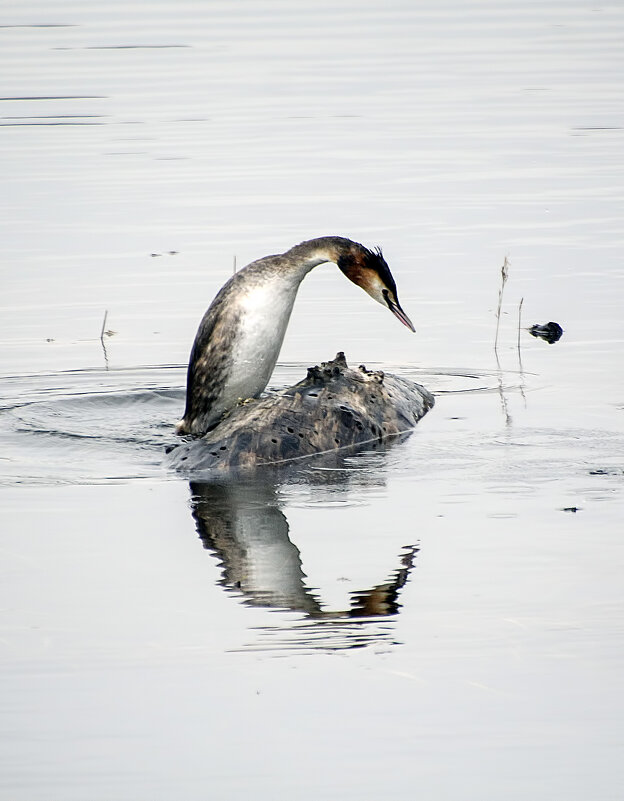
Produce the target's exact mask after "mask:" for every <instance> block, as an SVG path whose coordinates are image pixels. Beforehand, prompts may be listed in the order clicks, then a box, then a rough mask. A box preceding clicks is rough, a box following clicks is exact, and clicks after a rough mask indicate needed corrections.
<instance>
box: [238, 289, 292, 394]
mask: <svg viewBox="0 0 624 801" xmlns="http://www.w3.org/2000/svg"><path fill="white" fill-rule="evenodd" d="M296 294H297V287H296V286H295V287H288V286H286V287H284V286H283V285H282V286H275V285H271V284H269V285H266V286H258V287H254V288H252V289H250V290H249V291H248V292H246V293H245V295H243V296H242V297H241V298H239V299H237V302H238V303H240V310H241V316H240V318H239V327H238V331H237V336H236V339H235V342H234V343H233V349H232V364H231V369H230V371H229V378H228V380H227V383H226V387H225V388H224V389H225V394H227V395H228V396H230V397H234V398H235V400H238V398H251V397H254V396H256V395H259V394H260V393H261V392H262V391H263V390H264V388H265V387H266V385H267V384H268V382H269V379H270V378H271V374H272V372H273V368H274V367H275V363H276V362H277V358H278V356H279V352H280V349H281V347H282V342H283V340H284V335H285V333H286V328H287V326H288V321H289V319H290V313H291V311H292V307H293V304H294V302H295V297H296Z"/></svg>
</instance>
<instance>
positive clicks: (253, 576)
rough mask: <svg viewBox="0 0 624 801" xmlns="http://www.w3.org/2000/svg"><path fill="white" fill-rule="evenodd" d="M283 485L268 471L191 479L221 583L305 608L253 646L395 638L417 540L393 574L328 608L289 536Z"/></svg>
mask: <svg viewBox="0 0 624 801" xmlns="http://www.w3.org/2000/svg"><path fill="white" fill-rule="evenodd" d="M277 487H278V485H276V483H275V482H274V481H272V480H271V479H270V477H265V478H264V479H263V480H259V479H256V480H253V481H251V480H246V481H244V482H240V481H239V482H236V481H219V482H200V481H194V482H191V493H192V510H193V517H194V518H195V521H196V523H197V530H198V532H199V536H200V539H201V540H202V543H203V545H204V548H206V549H207V550H209V551H211V552H212V553H213V554H214V555H215V556H216V557H217V559H218V560H219V563H220V568H221V578H220V580H219V583H220V584H221V585H222V586H223V587H224V588H225V589H226V590H228V591H231V592H234V593H236V594H237V595H240V596H241V597H242V599H243V600H244V602H245V603H246V604H247V605H249V606H256V607H264V608H267V609H281V610H290V611H293V612H298V613H300V615H298V616H297V617H296V618H295V619H294V620H292V618H290V623H289V622H288V620H287V621H286V622H285V623H284V622H282V623H281V624H280V625H277V626H265V627H262V628H261V629H260V630H259V631H260V632H261V634H262V635H263V639H264V645H262V646H258V645H254V646H250V648H252V649H258V648H260V649H261V650H282V651H283V650H285V649H292V648H295V649H299V650H300V649H314V650H318V649H322V650H340V649H344V648H354V647H362V646H365V645H372V644H386V645H390V644H395V639H394V631H393V629H394V626H393V625H392V617H393V616H395V615H396V614H397V613H398V612H399V610H400V608H401V605H400V603H399V600H398V598H399V593H400V591H401V589H402V588H403V587H404V586H405V584H406V582H407V580H408V578H409V575H410V572H411V570H412V568H413V567H414V560H415V557H416V554H417V552H418V547H417V546H415V545H412V546H408V547H406V548H404V549H403V552H402V553H401V554H400V555H399V557H398V560H397V561H398V566H397V569H396V570H395V571H394V572H393V573H392V575H390V576H386V577H383V578H382V580H381V581H380V582H379V583H378V584H376V585H375V586H374V587H371V588H367V589H362V590H358V591H357V592H353V593H351V594H350V598H349V608H347V609H342V610H338V611H336V610H329V609H326V608H325V606H324V604H323V601H322V597H320V595H319V594H318V591H314V590H312V589H311V588H309V587H308V586H307V585H306V574H305V573H304V570H303V566H302V563H301V554H300V552H299V549H298V548H297V547H296V545H295V544H294V543H293V542H292V541H291V539H290V536H289V525H288V521H287V519H286V517H285V515H284V513H283V512H282V510H281V509H280V504H279V500H278V492H277ZM354 561H357V553H356V554H354ZM267 638H268V639H267Z"/></svg>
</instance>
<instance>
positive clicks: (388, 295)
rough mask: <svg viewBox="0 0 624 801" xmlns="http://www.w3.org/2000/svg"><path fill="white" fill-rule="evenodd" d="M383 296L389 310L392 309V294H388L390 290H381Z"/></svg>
mask: <svg viewBox="0 0 624 801" xmlns="http://www.w3.org/2000/svg"><path fill="white" fill-rule="evenodd" d="M381 294H382V295H383V299H384V300H385V301H386V304H387V305H388V308H391V306H392V301H391V300H390V293H389V292H388V290H387V289H382V290H381Z"/></svg>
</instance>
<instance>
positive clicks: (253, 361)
mask: <svg viewBox="0 0 624 801" xmlns="http://www.w3.org/2000/svg"><path fill="white" fill-rule="evenodd" d="M326 262H333V263H334V264H337V265H338V267H339V268H340V270H341V271H342V272H343V273H344V274H345V275H346V276H347V278H348V279H349V280H351V281H353V283H354V284H357V285H358V286H360V287H362V289H363V290H364V291H365V292H367V293H368V294H369V295H370V296H371V297H372V298H373V299H374V300H376V301H377V302H378V303H381V304H382V305H383V306H386V307H387V308H388V309H390V311H391V312H392V313H393V314H394V315H395V316H396V317H397V318H398V319H399V320H400V321H401V322H402V323H403V325H406V326H407V327H408V328H409V329H410V330H411V331H414V326H413V325H412V323H411V320H410V319H409V317H408V316H407V315H406V314H405V312H404V311H403V309H402V308H401V305H400V304H399V299H398V297H397V290H396V284H395V283H394V279H393V278H392V274H391V273H390V268H389V267H388V265H387V264H386V261H385V259H384V257H383V255H382V253H381V250H380V249H379V248H377V249H375V250H369V249H368V248H365V247H364V246H363V245H360V244H359V243H358V242H353V241H351V240H350V239H345V238H344V237H340V236H323V237H319V238H317V239H309V240H307V241H306V242H301V244H299V245H295V247H293V248H291V249H290V250H287V251H286V252H285V253H281V254H277V255H275V256H265V258H263V259H258V260H257V261H253V262H252V263H251V264H248V265H247V266H246V267H244V268H243V269H242V270H240V271H239V272H237V273H236V274H235V275H234V276H233V277H232V278H230V280H229V281H228V282H227V283H226V284H225V285H224V286H223V287H222V288H221V290H220V291H219V293H218V294H217V296H216V297H215V299H214V300H213V302H212V304H211V305H210V308H209V309H208V311H207V312H206V313H205V315H204V317H203V319H202V321H201V323H200V325H199V329H198V331H197V335H196V337H195V342H194V343H193V348H192V350H191V355H190V359H189V366H188V375H187V387H186V409H185V411H184V417H183V418H182V420H181V421H180V422H179V423H178V425H177V427H176V430H177V432H178V433H179V434H195V435H200V434H204V433H206V432H207V431H209V430H210V429H211V428H214V427H215V426H216V425H217V424H218V423H219V421H220V420H221V419H222V417H223V416H224V415H225V413H226V412H228V411H230V410H231V409H233V408H234V407H235V406H236V405H237V404H238V403H239V401H240V400H241V399H243V400H244V399H247V398H257V397H258V396H259V395H260V393H261V392H262V391H263V390H264V389H265V387H266V385H267V384H268V383H269V379H270V378H271V374H272V372H273V368H274V367H275V363H276V362H277V358H278V356H279V352H280V348H281V346H282V342H283V340H284V334H285V333H286V328H287V326H288V321H289V319H290V314H291V312H292V308H293V304H294V302H295V298H296V296H297V290H298V289H299V285H300V284H301V282H302V281H303V279H304V278H305V277H306V275H307V274H308V273H309V272H310V270H312V269H313V268H314V267H317V266H318V265H319V264H325V263H326Z"/></svg>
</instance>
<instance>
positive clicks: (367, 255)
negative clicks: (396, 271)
mask: <svg viewBox="0 0 624 801" xmlns="http://www.w3.org/2000/svg"><path fill="white" fill-rule="evenodd" d="M351 245H352V247H350V248H349V249H348V250H347V251H346V252H343V253H341V254H340V256H339V257H338V259H337V261H336V263H337V264H338V267H339V268H340V269H341V270H342V272H343V273H344V274H345V275H346V276H347V278H348V279H349V280H350V281H353V283H354V284H357V285H358V286H361V287H362V289H363V290H364V291H365V292H367V293H368V294H369V295H370V296H371V298H373V300H376V301H377V303H381V305H382V306H385V307H386V308H388V309H390V311H391V312H392V314H394V316H395V317H397V318H398V319H399V320H400V321H401V322H402V323H403V325H406V326H407V327H408V328H409V329H410V331H415V330H416V329H415V328H414V326H413V325H412V321H411V320H410V318H409V317H408V316H407V314H405V312H404V311H403V309H402V308H401V304H400V303H399V298H398V296H397V288H396V284H395V283H394V278H393V277H392V273H391V272H390V268H389V267H388V265H387V263H386V260H385V259H384V257H383V254H382V252H381V248H375V249H374V250H369V249H368V248H365V247H364V246H363V245H358V244H357V243H355V242H352V243H351Z"/></svg>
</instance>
